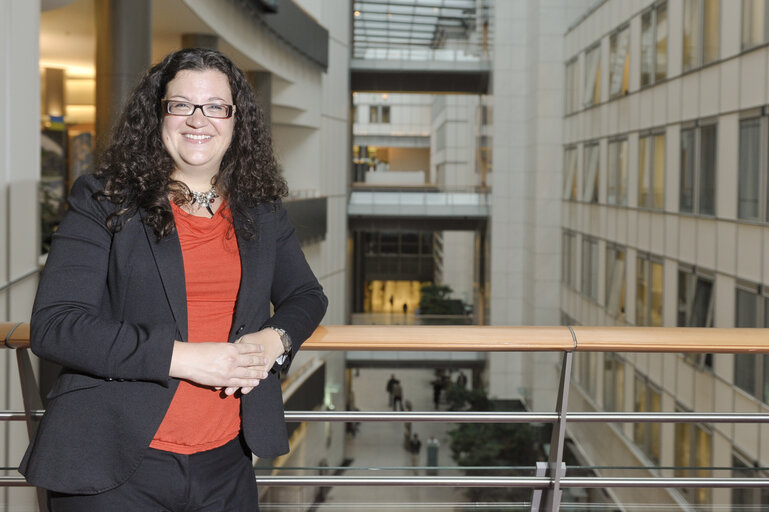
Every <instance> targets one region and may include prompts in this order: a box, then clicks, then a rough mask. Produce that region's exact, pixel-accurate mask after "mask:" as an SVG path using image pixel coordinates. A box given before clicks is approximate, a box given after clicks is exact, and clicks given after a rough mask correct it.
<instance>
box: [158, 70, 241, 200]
mask: <svg viewBox="0 0 769 512" xmlns="http://www.w3.org/2000/svg"><path fill="white" fill-rule="evenodd" d="M165 99H166V100H175V101H187V102H190V103H192V104H195V105H203V104H206V103H216V104H222V105H232V103H233V102H232V91H231V90H230V83H229V81H228V80H227V76H226V75H225V74H224V73H222V72H221V71H218V70H215V69H207V70H204V71H195V70H182V71H179V72H178V73H177V74H176V76H175V77H174V79H173V80H171V81H170V82H168V85H167V86H166V94H165ZM235 115H237V114H233V117H230V118H228V119H216V118H211V117H206V116H204V115H203V112H202V111H201V109H195V112H194V113H193V114H192V115H191V116H174V115H169V114H165V116H164V118H163V130H162V137H163V145H164V146H165V148H166V151H168V154H169V155H171V158H172V159H173V161H174V164H175V165H174V172H173V174H172V177H173V178H174V179H180V180H181V181H184V182H186V183H187V184H188V185H189V186H190V188H193V190H195V189H197V188H198V187H200V186H201V184H203V187H204V188H205V187H206V186H207V185H205V183H210V180H211V178H212V177H213V176H214V175H216V174H217V173H218V172H219V166H220V164H221V163H222V158H224V154H225V153H226V152H227V148H229V147H230V143H231V142H232V131H233V128H234V126H235V117H234V116H235Z"/></svg>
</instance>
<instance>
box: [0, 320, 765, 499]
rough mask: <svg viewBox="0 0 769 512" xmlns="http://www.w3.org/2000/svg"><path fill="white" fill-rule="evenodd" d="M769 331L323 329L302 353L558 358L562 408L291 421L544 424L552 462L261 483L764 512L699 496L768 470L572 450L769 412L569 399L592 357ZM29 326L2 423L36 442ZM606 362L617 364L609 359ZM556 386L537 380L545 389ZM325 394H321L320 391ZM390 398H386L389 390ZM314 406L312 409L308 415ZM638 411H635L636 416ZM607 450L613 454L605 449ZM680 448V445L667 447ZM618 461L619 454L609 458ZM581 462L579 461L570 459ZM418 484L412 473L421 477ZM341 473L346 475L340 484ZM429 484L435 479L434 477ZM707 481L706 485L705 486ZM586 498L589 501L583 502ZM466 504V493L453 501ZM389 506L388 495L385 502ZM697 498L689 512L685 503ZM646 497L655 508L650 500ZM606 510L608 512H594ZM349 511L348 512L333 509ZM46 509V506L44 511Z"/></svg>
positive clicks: (747, 346)
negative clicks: (576, 439)
mask: <svg viewBox="0 0 769 512" xmlns="http://www.w3.org/2000/svg"><path fill="white" fill-rule="evenodd" d="M768 334H769V330H767V329H713V328H632V327H630V328H627V327H582V326H574V327H490V326H388V327H382V326H328V327H320V328H319V329H318V330H317V331H316V332H315V334H314V335H313V336H312V338H311V339H310V340H308V341H307V342H306V343H305V345H304V347H303V348H304V350H315V351H320V353H321V354H322V352H323V351H348V350H363V351H417V352H420V351H421V352H431V351H458V352H494V353H510V352H513V353H514V352H526V353H532V352H536V353H551V354H553V355H558V356H559V359H560V360H559V361H558V362H557V363H551V364H550V367H551V368H552V370H553V372H554V374H555V375H557V376H558V380H557V384H556V386H557V397H556V399H555V401H554V403H553V404H552V405H553V406H552V408H551V409H548V410H544V411H512V412H510V411H496V412H487V411H425V410H415V411H405V412H403V411H398V412H393V411H384V410H367V411H332V410H309V411H287V412H286V420H287V421H288V422H347V423H356V422H358V423H363V424H364V425H365V424H369V423H373V424H379V425H381V424H390V423H398V424H400V423H403V422H408V423H409V424H411V423H415V424H445V423H457V424H464V423H472V424H498V423H502V424H504V423H508V424H534V425H545V424H546V425H552V433H551V435H550V437H549V442H547V443H545V446H546V447H547V452H546V454H545V456H544V457H542V460H538V461H537V462H536V463H535V464H533V465H530V466H525V467H520V466H519V467H511V466H504V467H494V468H488V467H466V466H459V465H453V466H441V467H436V466H424V467H421V466H417V467H407V468H405V467H383V466H365V467H359V466H350V467H327V468H318V467H299V468H297V467H294V468H287V467H274V468H263V467H260V471H259V473H258V475H257V477H256V478H257V481H258V483H259V485H260V486H261V487H262V488H265V487H270V488H291V487H302V488H318V489H326V492H328V489H342V488H347V487H355V486H364V487H365V488H366V489H368V490H367V491H365V493H366V494H368V495H369V496H374V495H376V494H375V493H374V489H375V488H391V487H392V488H398V489H400V490H393V491H392V493H391V494H389V495H388V494H385V496H388V498H387V500H386V501H387V502H382V501H381V500H380V501H379V502H375V503H371V502H368V503H366V504H363V503H349V504H346V505H339V504H338V505H337V507H341V508H345V509H354V510H375V509H376V510H381V509H385V508H387V509H391V508H394V509H399V510H420V509H431V510H436V509H437V510H470V509H472V510H477V509H488V510H499V509H505V510H551V511H553V510H561V509H563V510H596V509H601V510H620V509H622V510H629V511H630V510H759V509H760V508H741V507H739V506H737V505H735V506H731V504H730V503H722V504H719V503H717V501H718V500H713V501H712V503H707V504H702V505H697V504H695V503H694V502H695V501H696V500H695V497H696V496H697V493H693V492H691V491H693V490H702V489H704V490H706V491H713V492H714V493H715V491H718V490H724V489H725V490H729V491H731V492H732V493H734V492H737V491H743V490H766V489H769V479H767V478H765V477H762V476H761V475H762V470H763V469H764V468H746V467H735V466H720V467H719V466H711V465H710V464H708V465H707V466H708V467H703V466H701V465H691V466H680V467H670V466H662V465H659V464H657V465H647V466H644V465H639V466H634V467H626V466H624V465H622V464H617V463H614V464H612V465H606V464H602V465H601V466H592V467H587V466H585V465H584V464H583V465H579V464H574V463H573V462H568V463H567V461H568V460H569V458H570V456H569V455H570V453H572V454H573V452H574V445H573V444H570V443H569V436H570V432H571V431H572V430H575V429H577V430H578V429H580V428H584V427H586V426H589V427H590V428H592V429H596V428H599V426H604V427H605V426H607V425H609V424H614V425H626V424H635V425H643V424H661V425H691V424H708V425H721V424H732V425H735V428H736V426H740V425H751V424H752V425H756V426H763V425H766V424H768V423H769V414H766V413H763V412H733V411H728V412H716V411H703V412H697V411H688V412H681V411H675V410H666V409H665V408H663V409H662V410H660V411H657V412H644V411H635V410H629V409H631V408H624V409H623V410H620V411H618V412H613V411H600V410H570V409H569V406H570V404H574V403H575V402H577V403H578V402H579V400H576V401H575V400H570V396H572V395H575V394H577V393H579V392H580V391H581V390H580V389H579V388H580V385H579V383H573V382H572V380H573V379H572V370H574V369H575V365H574V357H575V355H577V356H580V355H582V354H594V353H599V352H612V353H620V354H626V353H627V354H630V353H641V354H656V353H663V354H677V353H686V354H697V353H717V354H735V353H752V354H755V353H769V336H767V335H768ZM28 336H29V326H28V324H13V323H6V324H1V323H0V341H2V344H3V346H4V347H6V348H9V349H15V352H16V355H17V359H18V361H19V370H20V376H21V384H22V394H23V398H24V407H25V410H24V411H4V412H3V413H2V415H0V417H1V418H2V419H3V420H6V421H19V420H24V421H26V422H27V425H28V427H29V431H30V433H32V432H33V431H34V428H35V425H36V423H37V421H38V419H39V417H40V416H41V414H42V411H41V410H40V409H41V402H40V397H39V394H37V387H36V383H35V382H34V376H33V373H32V369H31V364H30V360H29V354H28ZM607 360H611V358H608V359H607ZM320 368H322V365H317V364H316V365H310V366H309V367H308V368H303V369H302V371H301V372H297V374H296V375H294V376H292V378H291V379H289V380H288V381H287V382H285V383H284V386H285V387H284V393H285V391H286V388H287V387H291V386H294V387H296V386H298V385H299V384H300V383H301V381H302V380H303V379H306V380H307V381H308V382H309V381H313V382H315V380H316V378H317V375H318V374H317V371H318V369H320ZM547 378H549V376H548V375H544V374H542V375H538V379H547ZM314 386H315V387H317V383H316V384H314ZM382 392H383V391H382ZM309 406H310V407H312V404H309ZM636 408H637V407H636ZM607 446H609V445H608V444H607ZM667 448H668V449H671V450H672V449H675V448H676V447H675V446H668V447H667ZM603 455H604V456H605V457H607V458H609V459H611V458H612V457H613V456H615V455H616V454H615V453H614V452H613V451H610V452H608V453H604V454H603ZM572 459H573V458H572ZM415 471H416V472H417V473H418V474H414V472H415ZM335 473H341V474H335ZM425 473H426V474H425ZM703 475H708V476H703ZM0 484H2V485H3V486H23V485H25V482H24V480H23V478H22V477H20V476H4V477H0ZM404 488H405V489H409V488H411V489H413V488H434V489H440V488H446V489H453V488H465V489H488V488H498V489H522V490H525V493H526V496H527V498H526V499H525V500H521V501H517V502H504V503H479V502H467V501H466V502H463V503H457V502H451V503H434V502H432V503H424V502H419V501H414V502H410V503H404V502H403V501H402V500H401V499H400V495H401V494H402V493H405V491H404V490H403V489H404ZM593 489H607V490H610V491H611V492H612V493H613V495H614V496H627V495H628V494H623V491H626V490H634V491H636V490H640V491H642V492H640V493H635V496H640V497H641V498H642V499H640V500H636V501H627V500H619V501H618V502H617V503H616V504H612V503H604V504H602V505H596V504H594V503H585V502H584V501H580V500H579V499H578V498H575V497H579V496H585V495H589V494H587V493H588V491H590V490H593ZM662 490H672V491H674V492H672V494H670V496H671V499H669V500H666V502H664V503H663V502H660V501H654V498H653V497H655V496H663V495H664V494H660V491H662ZM577 491H581V492H577ZM454 495H456V493H454ZM379 496H382V494H380V495H379ZM676 496H677V497H679V498H681V497H686V496H689V497H690V498H691V499H690V500H689V501H687V500H685V499H679V500H678V501H677V500H676V499H675V497H676ZM721 496H722V497H723V493H722V494H721ZM644 497H645V498H644ZM313 506H315V507H317V509H324V507H323V504H322V503H316V504H315V505H313V503H312V502H308V503H304V504H294V505H286V504H281V505H275V507H277V508H271V506H270V505H269V504H268V503H264V504H263V506H262V508H263V509H264V510H308V509H310V508H311V507H313ZM594 507H598V508H594ZM329 509H339V508H329ZM41 510H43V507H41Z"/></svg>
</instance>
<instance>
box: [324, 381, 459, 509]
mask: <svg viewBox="0 0 769 512" xmlns="http://www.w3.org/2000/svg"><path fill="white" fill-rule="evenodd" d="M393 373H394V374H395V376H396V378H398V380H400V382H401V386H402V387H403V396H404V400H408V401H410V402H411V403H412V405H413V408H414V410H416V411H432V410H435V409H434V407H433V398H432V397H433V392H432V386H431V384H430V382H431V381H432V380H433V378H434V373H433V371H432V370H427V369H400V370H388V369H371V368H362V369H360V373H359V374H358V375H356V376H354V377H353V383H352V388H353V391H354V393H355V401H356V403H357V407H358V408H359V409H361V410H364V411H384V410H388V409H389V407H388V396H387V392H386V391H385V385H386V383H387V380H388V379H389V378H390V375H391V374H393ZM453 426H454V425H453V424H447V423H414V424H413V425H412V429H413V432H416V433H417V434H418V435H419V438H420V439H421V440H422V450H421V453H420V457H419V461H420V462H419V464H420V465H423V466H424V465H426V454H427V439H428V438H429V437H430V435H431V434H432V435H435V436H436V437H437V439H438V441H440V445H441V446H440V449H439V451H438V465H439V466H455V465H456V464H455V462H454V461H453V460H452V458H451V450H450V448H449V444H450V440H449V437H448V434H447V432H448V431H449V430H450V429H451V428H453ZM403 441H404V424H403V423H401V422H391V423H373V422H372V423H361V425H360V428H359V431H358V434H357V436H356V437H354V438H352V437H350V436H349V435H348V437H347V445H346V453H347V456H348V457H349V458H351V459H352V462H351V469H350V470H348V471H347V472H346V473H345V474H346V475H358V474H363V472H362V471H360V470H358V471H356V470H355V469H354V468H355V467H371V466H375V467H389V468H397V469H393V470H388V471H382V472H381V473H379V474H381V475H382V476H384V475H411V474H414V470H412V469H411V456H410V454H409V453H408V452H407V451H406V450H405V449H404V447H403ZM419 474H420V475H424V474H425V471H424V470H421V471H419ZM439 474H443V475H447V474H449V473H448V472H439ZM451 474H454V475H458V474H460V473H459V472H455V471H452V472H451ZM370 475H371V472H367V476H370ZM465 501H466V498H465V496H464V492H463V490H462V489H455V488H451V487H335V488H333V489H331V491H330V492H329V494H328V495H327V497H326V502H325V503H324V504H323V505H321V506H319V507H318V510H356V511H365V512H375V511H384V510H387V511H393V510H431V511H452V512H453V511H456V510H460V509H461V507H455V506H453V505H452V503H457V502H458V503H462V502H465Z"/></svg>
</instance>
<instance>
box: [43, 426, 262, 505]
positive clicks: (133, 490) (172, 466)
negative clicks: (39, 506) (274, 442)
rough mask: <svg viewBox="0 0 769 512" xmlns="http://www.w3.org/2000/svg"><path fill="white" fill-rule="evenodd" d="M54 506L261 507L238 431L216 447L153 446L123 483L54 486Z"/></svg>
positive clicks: (49, 495)
mask: <svg viewBox="0 0 769 512" xmlns="http://www.w3.org/2000/svg"><path fill="white" fill-rule="evenodd" d="M48 508H49V510H50V511H51V512H91V511H93V512H106V511H115V512H123V511H125V512H223V511H226V512H258V510H259V495H258V493H257V489H256V480H255V479H254V470H253V467H252V466H251V455H250V452H249V451H248V449H247V448H245V444H244V443H243V442H242V441H241V439H240V437H237V438H235V439H233V440H232V441H230V442H229V443H227V444H225V445H224V446H221V447H219V448H214V449H213V450H209V451H205V452H200V453H195V454H192V455H179V454H176V453H171V452H166V451H161V450H154V449H152V448H149V449H148V453H147V455H146V456H145V457H144V460H143V461H142V463H141V464H140V465H139V468H138V469H137V470H136V473H134V474H133V475H132V476H131V478H130V479H129V480H128V481H127V482H125V483H124V484H122V485H120V486H119V487H116V488H115V489H111V490H109V491H105V492H103V493H99V494H91V495H79V494H61V493H56V492H50V493H49V494H48Z"/></svg>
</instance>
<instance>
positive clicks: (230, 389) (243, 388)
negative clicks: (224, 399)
mask: <svg viewBox="0 0 769 512" xmlns="http://www.w3.org/2000/svg"><path fill="white" fill-rule="evenodd" d="M258 385H259V381H256V384H254V385H253V386H241V387H234V386H233V387H228V388H225V390H224V394H225V395H227V396H230V395H234V394H235V392H237V391H238V390H240V394H241V395H247V394H249V393H250V392H251V390H252V389H254V388H255V387H256V386H258Z"/></svg>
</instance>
